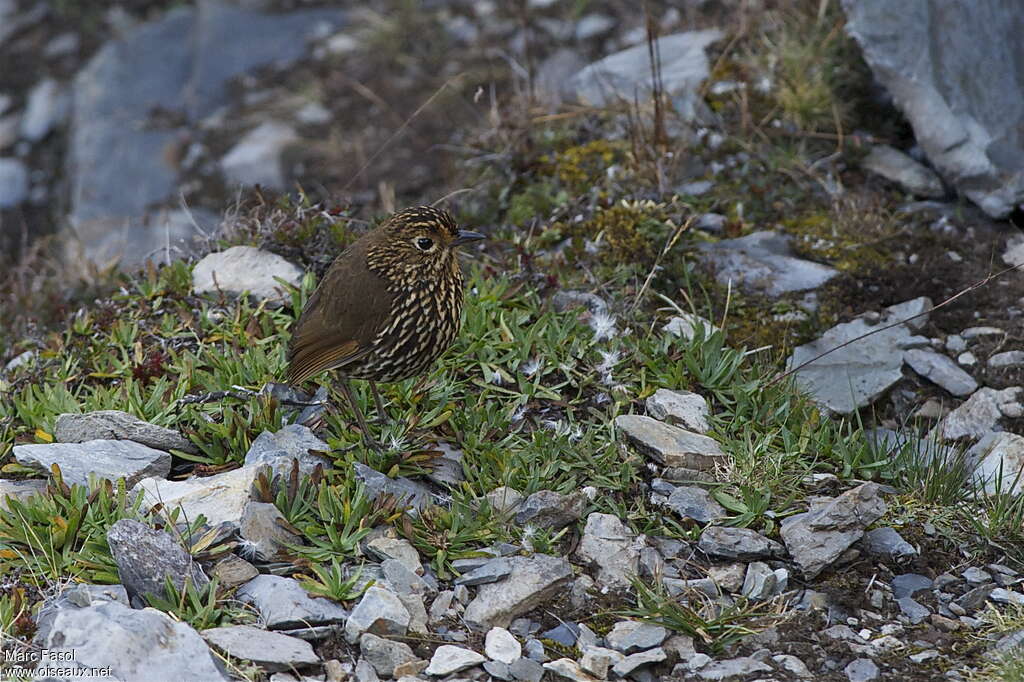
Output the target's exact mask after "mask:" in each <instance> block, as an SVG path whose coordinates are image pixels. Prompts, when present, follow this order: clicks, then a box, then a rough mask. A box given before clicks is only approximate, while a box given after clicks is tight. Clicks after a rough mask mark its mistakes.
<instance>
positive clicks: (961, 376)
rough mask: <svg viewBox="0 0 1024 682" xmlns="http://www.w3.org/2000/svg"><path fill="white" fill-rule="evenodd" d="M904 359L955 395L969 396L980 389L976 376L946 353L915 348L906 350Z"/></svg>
mask: <svg viewBox="0 0 1024 682" xmlns="http://www.w3.org/2000/svg"><path fill="white" fill-rule="evenodd" d="M903 359H904V360H905V361H906V363H907V364H908V365H910V366H911V367H912V368H913V370H914V371H915V372H917V373H918V374H920V375H921V376H923V377H925V378H926V379H929V380H930V381H932V382H934V383H936V384H938V385H939V386H941V387H942V388H944V389H946V390H947V391H949V392H950V393H952V394H953V395H955V396H967V395H970V394H971V393H974V391H976V390H978V382H977V381H975V380H974V377H972V376H971V375H970V374H968V373H967V372H965V371H963V370H962V369H960V368H959V367H957V366H956V363H954V362H953V361H952V360H950V359H949V358H948V357H947V356H945V355H941V354H939V353H936V352H934V351H930V350H921V349H917V348H915V349H911V350H908V351H906V352H905V353H904V354H903Z"/></svg>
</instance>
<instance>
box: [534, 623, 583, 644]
mask: <svg viewBox="0 0 1024 682" xmlns="http://www.w3.org/2000/svg"><path fill="white" fill-rule="evenodd" d="M579 633H580V630H579V627H578V626H577V625H576V624H575V623H561V624H559V625H557V626H556V627H553V628H551V629H550V630H548V631H547V632H542V633H541V634H540V638H541V639H550V640H551V641H553V642H557V643H558V644H561V645H562V646H566V647H574V646H576V640H577V639H578V638H579Z"/></svg>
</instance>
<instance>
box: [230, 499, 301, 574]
mask: <svg viewBox="0 0 1024 682" xmlns="http://www.w3.org/2000/svg"><path fill="white" fill-rule="evenodd" d="M287 523H288V522H287V520H286V519H285V517H284V514H282V513H281V512H280V511H279V510H278V508H277V507H276V506H275V505H273V504H271V503H270V502H249V504H247V505H245V511H243V512H242V519H241V523H240V524H239V535H241V536H242V539H243V540H244V541H245V542H246V543H248V547H251V548H252V550H253V551H254V552H255V553H256V556H257V557H259V558H260V559H262V560H264V561H273V560H276V559H280V558H284V556H285V555H286V554H287V553H288V552H290V551H291V550H290V548H289V547H290V546H291V545H298V544H301V543H302V540H301V539H300V538H299V536H297V535H295V534H293V533H291V532H290V531H289V530H287V528H286V527H285V524H287Z"/></svg>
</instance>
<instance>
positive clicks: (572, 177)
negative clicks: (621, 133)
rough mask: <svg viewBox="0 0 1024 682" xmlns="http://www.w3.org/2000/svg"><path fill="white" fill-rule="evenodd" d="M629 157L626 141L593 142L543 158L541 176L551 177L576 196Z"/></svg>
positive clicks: (541, 160) (602, 178)
mask: <svg viewBox="0 0 1024 682" xmlns="http://www.w3.org/2000/svg"><path fill="white" fill-rule="evenodd" d="M625 156H626V145H625V143H624V142H620V141H611V140H594V141H593V142H587V143H586V144H581V145H577V146H574V147H569V148H567V149H564V150H562V151H560V152H557V153H555V154H553V155H545V156H542V157H541V158H540V162H541V173H542V174H544V175H549V176H552V177H554V178H555V179H557V180H558V182H559V183H560V184H561V185H562V186H563V187H565V188H566V189H568V190H569V191H570V192H573V193H574V194H579V193H582V192H585V191H586V190H587V189H588V188H590V187H592V186H594V185H596V184H599V183H600V182H601V181H602V180H604V178H605V177H606V176H607V171H608V168H609V167H610V166H613V165H615V164H617V163H621V162H622V161H623V160H624V159H625Z"/></svg>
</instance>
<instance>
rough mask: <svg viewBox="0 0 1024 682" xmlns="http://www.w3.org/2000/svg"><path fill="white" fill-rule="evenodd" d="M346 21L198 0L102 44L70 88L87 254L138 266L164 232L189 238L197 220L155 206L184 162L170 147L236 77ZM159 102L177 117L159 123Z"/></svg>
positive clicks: (317, 12)
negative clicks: (155, 119) (162, 213)
mask: <svg viewBox="0 0 1024 682" xmlns="http://www.w3.org/2000/svg"><path fill="white" fill-rule="evenodd" d="M343 21H344V13H343V12H341V11H339V10H337V9H304V10H298V11H293V12H287V13H266V12H260V11H258V10H256V9H254V8H252V7H251V6H248V5H238V4H235V3H229V2H219V1H217V0H202V1H201V2H198V3H196V6H194V7H178V8H175V9H173V10H171V11H169V12H167V13H165V14H164V15H163V16H161V17H160V18H158V19H155V20H154V21H151V22H147V23H144V24H141V25H139V26H137V27H135V28H133V29H132V30H130V31H128V32H127V34H126V35H124V36H123V37H120V38H117V39H114V40H110V41H108V42H107V43H106V44H105V45H103V46H102V47H101V48H100V49H99V50H98V51H97V52H96V54H95V55H94V56H93V58H92V59H91V60H90V61H89V63H88V64H87V65H86V66H85V67H84V68H82V69H81V70H80V71H79V73H78V75H77V76H76V78H75V81H74V86H73V95H72V97H73V107H72V110H73V115H72V121H71V130H70V141H69V153H68V159H67V176H68V178H69V184H70V186H71V213H70V215H69V223H70V226H71V231H72V233H73V236H74V237H76V238H77V240H78V241H79V243H80V245H81V249H82V255H84V256H85V257H86V258H88V259H90V260H93V261H96V262H106V261H108V260H109V259H113V258H121V260H122V262H124V263H128V264H138V263H142V262H143V261H144V260H145V258H146V257H147V256H151V255H152V254H153V253H155V252H158V251H162V249H163V248H164V247H165V244H166V242H167V241H168V240H169V241H170V242H171V244H173V245H175V246H177V245H178V244H180V243H182V242H189V241H191V240H192V239H193V238H194V237H195V236H196V234H197V232H196V228H195V226H194V225H193V223H192V220H174V221H167V220H161V219H159V215H158V213H157V212H154V211H153V210H152V207H153V206H155V205H160V204H164V203H167V202H168V201H169V200H172V201H173V200H175V199H176V194H177V190H178V184H179V180H180V178H179V172H178V168H177V166H176V165H175V164H174V162H173V158H172V155H169V154H167V153H166V152H167V150H168V149H174V148H175V146H176V145H178V144H179V143H180V140H181V139H183V138H187V137H188V136H189V135H190V131H191V130H193V129H194V128H195V127H196V126H198V125H199V123H200V122H201V121H202V119H203V118H205V117H207V116H209V115H210V114H211V113H212V112H214V110H215V109H217V108H218V107H220V106H223V105H225V104H227V103H228V97H229V92H228V90H227V88H226V87H225V86H226V84H227V83H228V81H229V80H231V79H232V78H235V77H238V76H241V75H243V74H245V73H248V72H250V71H252V70H253V69H257V68H260V67H265V66H286V65H287V64H289V63H292V62H294V61H295V60H297V59H298V58H300V57H301V56H302V55H304V54H305V53H306V52H307V50H308V40H309V38H311V37H315V36H316V35H321V34H323V33H325V32H329V31H330V30H331V29H332V28H336V27H338V26H340V25H341V24H342V23H343ZM325 30H326V31H325ZM154 110H162V111H165V112H172V113H175V114H178V115H179V116H177V117H172V120H175V121H176V122H175V123H172V124H169V125H168V124H163V125H153V124H152V122H151V121H150V114H151V112H153V111H154ZM126 187H131V191H125V188H126ZM192 214H193V215H194V216H196V217H197V218H199V220H198V222H199V225H200V227H201V228H202V229H207V230H209V229H211V228H213V227H215V226H216V220H215V219H214V220H212V221H207V218H209V217H210V216H204V214H203V212H202V211H198V210H196V209H193V210H192Z"/></svg>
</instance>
